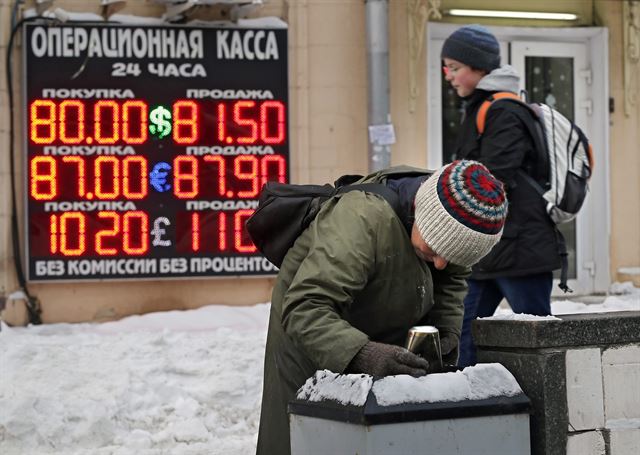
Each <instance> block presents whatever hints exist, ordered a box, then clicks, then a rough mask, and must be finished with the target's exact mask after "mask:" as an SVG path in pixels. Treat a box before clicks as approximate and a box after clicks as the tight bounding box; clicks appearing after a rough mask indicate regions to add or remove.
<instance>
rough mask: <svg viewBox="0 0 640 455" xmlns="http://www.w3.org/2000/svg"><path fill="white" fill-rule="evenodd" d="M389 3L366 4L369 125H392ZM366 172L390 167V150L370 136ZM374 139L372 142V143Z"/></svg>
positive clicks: (374, 0) (372, 0)
mask: <svg viewBox="0 0 640 455" xmlns="http://www.w3.org/2000/svg"><path fill="white" fill-rule="evenodd" d="M388 6H389V5H388V1H387V0H365V7H366V21H367V70H368V79H369V88H368V101H369V102H368V118H367V120H368V125H369V126H372V125H385V124H389V123H391V115H390V113H389V31H388V28H389V25H388V9H389V8H388ZM369 137H370V139H369V171H370V172H375V171H378V170H380V169H384V168H386V167H389V166H390V165H391V147H390V146H389V145H386V144H380V143H379V142H378V141H376V140H375V139H374V138H372V136H371V135H370V136H369ZM372 139H373V140H372Z"/></svg>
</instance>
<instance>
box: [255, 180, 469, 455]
mask: <svg viewBox="0 0 640 455" xmlns="http://www.w3.org/2000/svg"><path fill="white" fill-rule="evenodd" d="M384 175H385V174H384V173H383V174H377V175H376V176H374V177H373V178H369V179H367V181H384V180H385V179H384ZM469 272H470V270H469V269H468V268H464V267H459V266H455V265H449V266H448V267H447V268H446V269H445V270H442V271H438V270H436V269H435V268H433V267H432V266H431V265H430V264H427V263H425V262H424V261H422V260H420V259H419V258H418V257H417V256H416V254H415V252H414V249H413V246H412V244H411V240H410V238H409V235H408V233H407V231H406V229H405V228H404V226H403V225H402V223H401V221H400V219H399V218H398V217H397V216H396V214H395V212H394V210H393V209H392V208H391V206H390V205H389V204H388V203H387V202H386V201H385V200H384V199H383V198H382V197H380V196H377V195H374V194H370V193H364V192H361V191H353V192H349V193H345V194H343V195H340V196H336V197H334V198H333V199H330V200H329V201H327V202H326V203H325V204H324V205H323V207H322V209H321V210H320V212H319V213H318V216H317V217H316V219H315V220H314V221H313V222H312V223H311V225H310V226H309V227H308V228H307V229H306V230H305V231H304V232H303V233H302V235H300V237H298V239H297V240H296V243H295V244H294V246H293V247H292V248H291V249H290V250H289V252H288V253H287V256H286V257H285V259H284V262H283V263H282V266H281V268H280V273H279V274H278V279H277V281H276V284H275V287H274V290H273V295H272V301H271V314H270V319H269V331H268V336H267V346H266V353H265V363H264V385H263V387H264V388H263V397H262V412H261V416H260V431H259V436H258V451H257V453H258V455H288V454H289V453H290V443H289V420H288V416H287V404H288V402H289V401H290V400H291V399H293V398H295V395H296V391H297V390H298V389H299V388H300V387H301V386H302V385H303V384H304V382H305V381H306V379H307V378H308V377H310V376H312V375H313V373H314V372H315V371H316V370H318V369H325V368H326V369H328V370H331V371H333V372H337V373H342V372H344V371H345V369H346V368H347V366H348V365H349V363H350V362H351V360H352V359H353V357H354V356H355V355H356V354H357V352H358V351H359V350H360V349H361V348H362V347H363V346H364V345H365V344H366V343H367V341H369V340H373V341H378V342H383V343H391V344H396V345H403V344H404V342H405V338H406V335H407V331H408V329H409V328H410V327H411V326H413V325H417V324H430V325H435V326H436V327H438V328H439V329H440V331H441V332H452V333H455V334H457V335H458V336H459V335H460V328H461V326H462V316H463V305H462V299H463V297H464V295H465V293H466V290H467V286H466V281H465V278H466V277H467V276H468V275H469Z"/></svg>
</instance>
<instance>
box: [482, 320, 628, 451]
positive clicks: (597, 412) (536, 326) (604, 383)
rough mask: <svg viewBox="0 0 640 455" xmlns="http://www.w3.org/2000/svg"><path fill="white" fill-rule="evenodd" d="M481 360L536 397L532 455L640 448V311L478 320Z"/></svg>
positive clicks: (527, 393)
mask: <svg viewBox="0 0 640 455" xmlns="http://www.w3.org/2000/svg"><path fill="white" fill-rule="evenodd" d="M472 331H473V336H474V339H475V342H476V345H477V346H478V360H479V361H480V362H499V363H501V364H502V365H504V366H505V367H506V368H507V369H508V370H509V371H510V372H511V373H513V375H514V376H515V378H516V379H517V381H518V383H519V384H520V386H521V387H522V390H523V391H524V393H525V394H526V395H527V396H528V397H529V398H530V399H531V402H532V405H533V409H534V412H533V414H532V417H531V453H532V454H533V455H543V454H544V455H627V454H631V453H638V452H637V450H638V447H640V388H639V386H638V384H640V311H625V312H610V313H589V314H572V315H561V316H558V317H546V318H540V317H535V316H529V317H527V315H508V316H502V315H501V316H493V317H491V318H483V319H480V320H478V321H474V323H473V327H472Z"/></svg>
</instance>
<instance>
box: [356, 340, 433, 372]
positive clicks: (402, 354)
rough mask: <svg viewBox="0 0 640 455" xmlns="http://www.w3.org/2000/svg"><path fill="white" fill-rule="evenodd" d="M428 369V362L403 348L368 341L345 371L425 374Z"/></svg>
mask: <svg viewBox="0 0 640 455" xmlns="http://www.w3.org/2000/svg"><path fill="white" fill-rule="evenodd" d="M428 369H429V362H427V361H426V360H425V359H423V358H422V357H420V356H417V355H415V354H414V353H412V352H409V351H408V350H406V349H405V348H402V347H400V346H395V345H392V344H384V343H376V342H375V341H369V342H368V343H367V344H365V345H364V346H363V347H362V349H360V351H358V353H357V354H356V355H355V357H354V358H353V360H351V363H350V364H349V367H348V368H347V371H348V372H350V373H366V374H370V375H372V376H390V375H394V374H410V375H413V376H423V375H425V374H427V370H428Z"/></svg>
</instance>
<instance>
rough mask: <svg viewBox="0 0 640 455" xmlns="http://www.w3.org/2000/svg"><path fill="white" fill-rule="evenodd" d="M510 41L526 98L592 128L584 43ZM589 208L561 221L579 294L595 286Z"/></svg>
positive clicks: (572, 279)
mask: <svg viewBox="0 0 640 455" xmlns="http://www.w3.org/2000/svg"><path fill="white" fill-rule="evenodd" d="M510 45H511V52H510V54H511V65H512V66H513V67H514V68H515V69H516V70H517V71H518V74H520V75H521V79H520V89H521V90H526V93H527V94H528V98H529V102H535V103H545V104H548V105H549V106H551V107H553V108H555V109H556V110H558V111H559V112H560V113H562V114H563V115H564V116H565V117H567V118H568V119H569V120H571V121H573V122H574V123H575V124H576V125H578V126H579V127H580V128H582V129H583V130H584V131H586V132H589V131H591V130H592V125H591V117H592V114H593V101H592V98H591V96H590V94H589V85H590V84H591V81H592V77H591V68H590V65H589V63H588V61H587V45H586V44H585V43H545V42H534V41H512V42H511V43H510ZM589 211H590V204H589V201H586V203H585V206H584V207H583V209H582V210H581V212H580V214H579V215H578V218H577V219H576V220H574V221H572V222H570V223H565V224H563V225H561V226H560V231H561V232H562V234H563V235H564V238H565V240H566V242H567V251H568V252H569V257H568V260H569V278H570V280H569V287H570V288H572V289H573V290H574V291H575V292H576V293H578V294H587V293H591V292H593V291H594V283H593V280H594V277H595V259H594V256H593V248H591V246H592V245H591V242H590V241H589V239H591V238H592V237H593V232H592V229H593V226H592V225H591V223H588V222H582V221H583V220H588V219H589V218H590V216H589ZM558 276H559V273H556V278H558ZM553 289H554V294H556V295H561V294H562V292H561V291H560V290H559V289H558V288H557V287H556V286H554V288H553Z"/></svg>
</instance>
